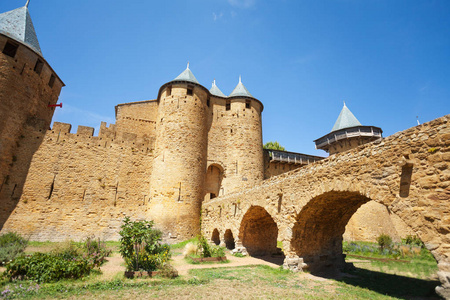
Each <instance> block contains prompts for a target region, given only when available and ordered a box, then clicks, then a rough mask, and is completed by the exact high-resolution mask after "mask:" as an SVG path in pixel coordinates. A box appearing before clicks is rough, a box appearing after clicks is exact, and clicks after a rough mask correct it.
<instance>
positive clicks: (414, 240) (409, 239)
mask: <svg viewBox="0 0 450 300" xmlns="http://www.w3.org/2000/svg"><path fill="white" fill-rule="evenodd" d="M402 242H404V243H405V244H406V245H411V246H413V245H416V246H419V247H421V248H424V247H425V245H424V243H423V242H422V240H421V239H420V238H419V237H418V236H416V235H407V236H406V238H404V239H402Z"/></svg>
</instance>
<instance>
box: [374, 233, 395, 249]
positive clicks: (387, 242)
mask: <svg viewBox="0 0 450 300" xmlns="http://www.w3.org/2000/svg"><path fill="white" fill-rule="evenodd" d="M377 243H378V245H379V246H380V249H381V250H382V251H383V250H385V249H387V250H390V249H391V248H392V238H391V237H390V236H389V235H387V234H382V235H380V236H379V237H378V238H377Z"/></svg>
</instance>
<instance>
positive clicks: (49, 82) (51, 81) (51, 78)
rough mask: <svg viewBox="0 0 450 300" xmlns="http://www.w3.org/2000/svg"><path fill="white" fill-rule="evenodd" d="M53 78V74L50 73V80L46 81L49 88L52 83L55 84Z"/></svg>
mask: <svg viewBox="0 0 450 300" xmlns="http://www.w3.org/2000/svg"><path fill="white" fill-rule="evenodd" d="M55 79H56V77H55V75H53V74H52V76H50V80H49V81H48V86H49V87H51V88H52V87H53V85H54V84H55Z"/></svg>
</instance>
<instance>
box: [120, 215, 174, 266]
mask: <svg viewBox="0 0 450 300" xmlns="http://www.w3.org/2000/svg"><path fill="white" fill-rule="evenodd" d="M123 222H124V223H123V224H122V226H121V229H122V230H121V231H120V232H119V234H120V254H121V255H122V257H123V259H124V260H125V263H126V266H127V271H139V270H144V271H154V270H156V269H158V268H159V267H160V266H162V265H163V264H164V263H165V262H167V261H168V260H169V259H170V247H169V245H167V244H161V241H162V232H161V231H160V230H158V229H155V228H153V224H154V223H153V221H145V220H144V221H134V222H132V221H130V218H129V217H125V219H124V221H123Z"/></svg>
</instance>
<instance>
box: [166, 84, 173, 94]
mask: <svg viewBox="0 0 450 300" xmlns="http://www.w3.org/2000/svg"><path fill="white" fill-rule="evenodd" d="M170 95H172V86H168V87H167V91H166V96H170Z"/></svg>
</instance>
